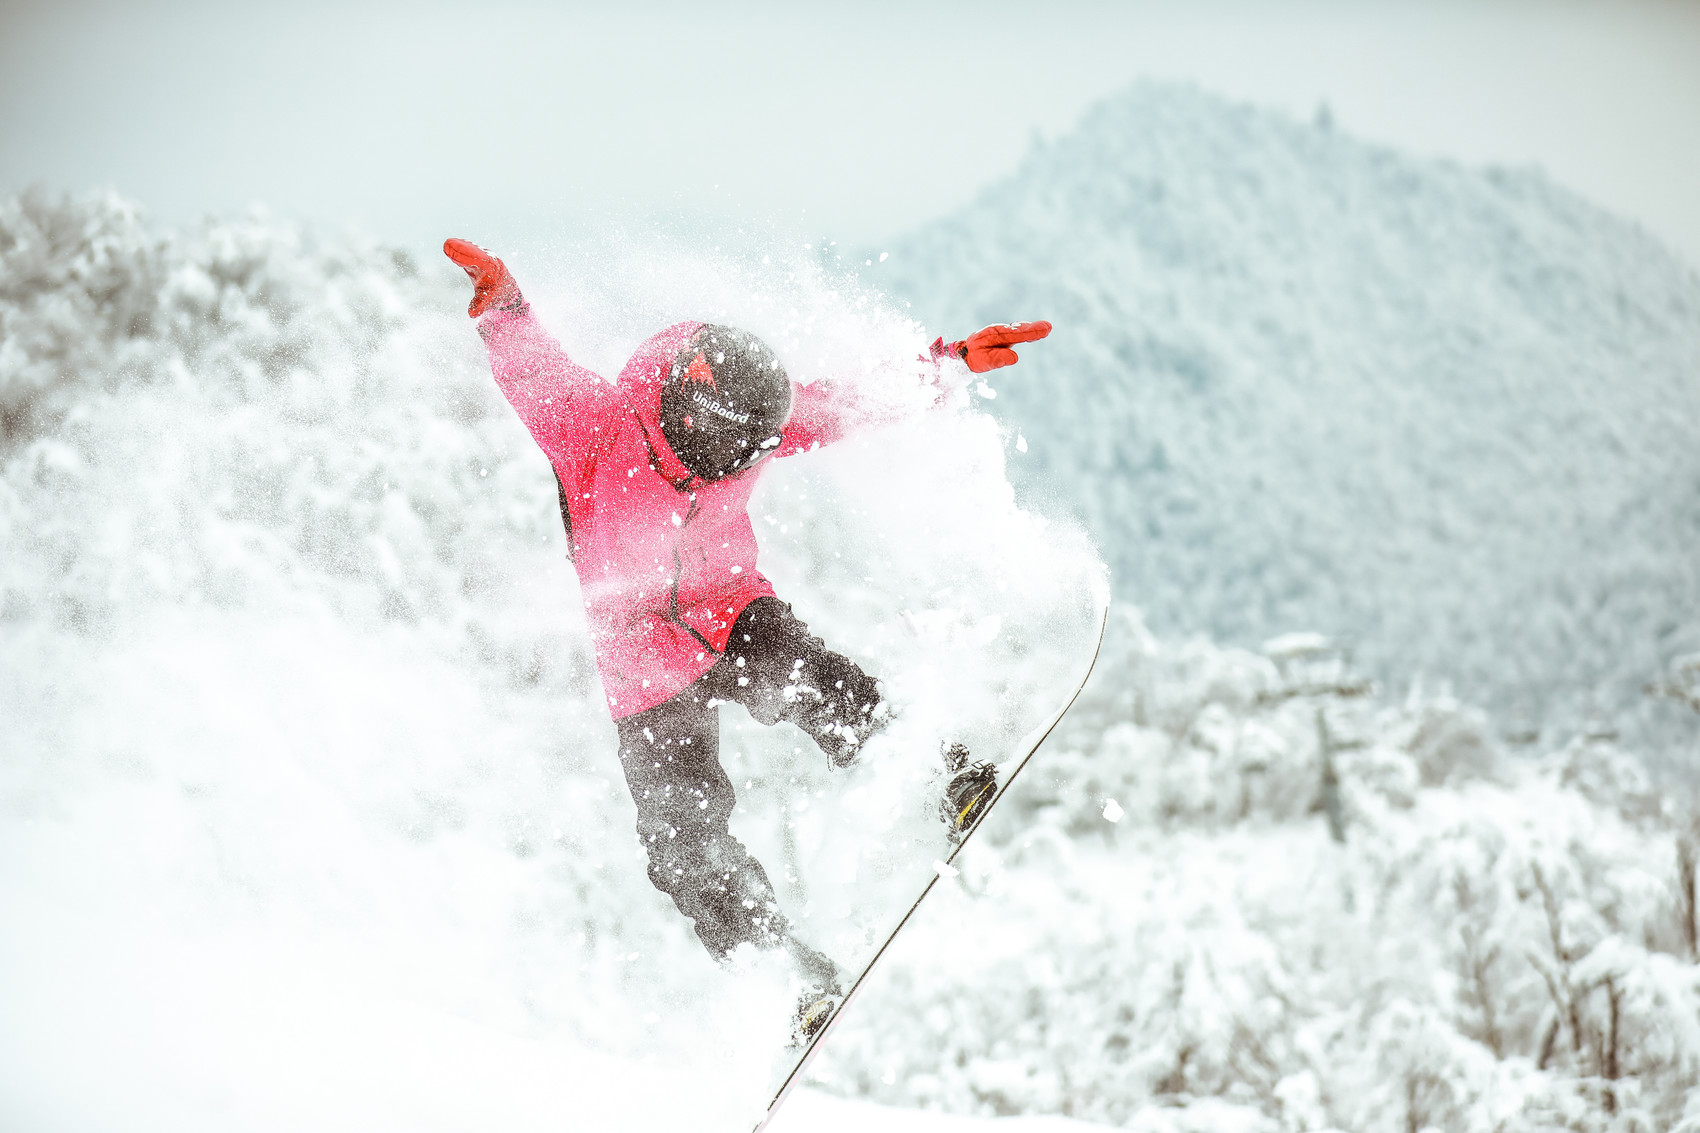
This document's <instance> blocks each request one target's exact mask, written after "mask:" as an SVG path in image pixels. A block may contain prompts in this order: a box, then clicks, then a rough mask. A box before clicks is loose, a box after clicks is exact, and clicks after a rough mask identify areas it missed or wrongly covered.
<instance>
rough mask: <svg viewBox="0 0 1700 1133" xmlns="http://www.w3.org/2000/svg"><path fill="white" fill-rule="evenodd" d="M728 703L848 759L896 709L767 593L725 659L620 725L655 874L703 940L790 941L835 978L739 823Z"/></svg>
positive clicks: (726, 943)
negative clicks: (725, 720)
mask: <svg viewBox="0 0 1700 1133" xmlns="http://www.w3.org/2000/svg"><path fill="white" fill-rule="evenodd" d="M723 700H724V701H732V702H734V703H737V704H741V705H743V706H744V707H745V708H747V709H749V712H750V715H751V716H753V717H755V719H756V720H758V721H760V722H761V723H763V724H777V723H778V722H780V721H781V720H784V721H787V722H789V723H792V724H795V725H797V726H798V727H799V728H801V729H802V730H803V731H805V732H807V733H808V734H809V735H810V736H811V737H812V738H813V739H814V741H815V743H816V744H817V745H819V746H820V748H821V750H822V751H824V752H825V753H826V755H827V758H828V759H830V760H831V761H832V763H833V764H834V765H835V766H839V767H843V766H847V765H848V764H849V763H850V762H851V761H852V760H854V758H855V756H856V753H857V750H858V749H859V747H860V745H861V743H862V741H864V740H866V739H867V738H868V737H869V736H870V735H872V734H873V733H874V732H875V731H877V730H878V728H879V727H880V726H881V725H882V724H883V723H884V722H885V720H886V718H887V713H886V711H885V710H884V709H883V708H882V707H881V705H880V693H879V689H878V687H877V682H876V681H875V680H874V678H873V677H870V676H869V675H868V674H867V673H864V672H863V671H862V670H861V669H860V668H859V667H857V665H856V663H855V662H853V661H851V660H850V659H849V658H847V657H844V656H842V655H840V654H838V653H834V652H832V651H831V650H829V649H828V648H827V647H826V646H825V645H824V644H822V642H821V640H820V639H819V638H817V637H813V636H811V635H810V633H809V627H808V626H806V625H804V624H803V623H802V622H801V621H798V620H797V618H796V616H795V615H793V614H792V613H791V607H790V606H789V605H788V604H786V603H784V602H781V601H780V600H779V599H777V598H769V597H762V598H757V599H755V600H754V601H753V602H751V603H750V604H749V605H748V606H746V607H744V610H743V612H742V613H741V614H739V616H738V620H737V621H736V622H735V623H733V626H732V636H731V638H730V640H729V641H728V642H727V645H726V652H725V654H724V655H723V656H722V657H721V658H720V660H719V662H717V663H716V664H715V666H714V668H712V669H710V670H709V671H708V672H706V673H704V674H703V675H702V676H701V677H699V678H697V680H696V681H695V682H693V683H692V684H691V685H690V686H688V687H687V688H685V689H683V690H681V691H680V692H679V693H677V694H676V695H674V696H673V697H672V698H671V699H670V700H667V701H664V702H663V703H661V704H658V705H656V706H655V707H654V708H650V709H647V710H646V711H643V712H639V713H636V714H635V715H632V716H627V717H626V718H624V719H622V720H618V721H616V722H615V723H616V726H617V727H618V729H619V732H620V764H621V766H622V767H623V768H624V769H625V773H626V785H627V786H629V787H630V788H631V792H632V801H633V802H635V803H636V804H637V832H638V837H639V839H641V840H642V842H643V846H644V848H645V849H646V850H647V851H648V852H649V879H650V881H651V882H653V883H654V884H655V887H656V888H657V889H659V890H661V891H662V892H663V893H665V894H667V895H668V896H669V897H671V898H673V903H674V904H676V905H678V906H679V911H680V912H681V913H683V914H685V916H687V917H689V918H691V920H692V921H694V922H695V923H696V932H697V936H698V938H700V939H701V940H702V943H703V946H704V947H705V948H707V949H708V951H709V952H710V953H711V954H712V955H714V956H715V957H716V958H718V959H724V958H725V957H726V955H727V954H728V953H730V952H731V951H732V950H733V949H734V948H736V947H737V946H738V945H740V944H742V943H744V942H745V941H749V942H751V943H753V944H755V945H757V946H758V947H763V948H774V947H780V946H785V947H789V948H791V949H792V951H793V952H794V953H795V954H797V956H798V960H799V962H800V964H801V966H803V967H804V968H805V969H808V968H810V967H813V966H817V965H818V964H820V963H825V964H826V968H825V978H826V979H827V980H830V972H831V967H830V962H826V961H825V960H824V957H820V956H819V955H818V954H817V953H813V952H811V951H810V950H808V949H807V948H804V947H802V946H801V945H800V944H798V943H797V942H795V941H793V940H792V939H791V931H790V929H791V926H790V922H789V921H787V920H786V918H785V916H784V914H782V913H781V912H780V911H779V903H778V901H777V899H776V898H775V896H774V892H773V885H772V883H771V882H770V881H768V878H767V872H766V871H765V870H764V869H762V866H761V863H760V862H758V861H756V859H755V858H753V857H751V856H750V853H749V851H748V850H746V849H745V848H744V844H743V843H742V842H740V841H738V839H736V838H734V837H733V836H732V834H731V832H730V830H729V829H728V825H727V824H728V822H729V821H730V820H731V817H732V808H733V805H734V803H735V801H736V798H735V796H734V794H733V791H732V782H731V780H730V779H728V778H727V777H726V772H725V770H724V769H722V768H721V766H720V720H719V707H718V705H719V702H720V701H723Z"/></svg>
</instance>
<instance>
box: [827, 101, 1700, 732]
mask: <svg viewBox="0 0 1700 1133" xmlns="http://www.w3.org/2000/svg"><path fill="white" fill-rule="evenodd" d="M858 262H860V257H858ZM866 270H867V274H868V276H869V278H872V279H874V280H876V281H877V282H878V283H879V284H880V285H881V286H882V287H884V288H886V289H888V290H889V291H890V292H891V293H892V294H895V295H899V296H902V297H903V298H905V299H907V300H910V301H911V302H912V303H913V310H914V311H915V313H916V314H917V315H918V316H919V317H921V318H922V320H923V321H925V322H926V323H928V324H929V325H936V326H938V327H940V328H942V329H944V330H946V331H953V332H955V333H964V332H965V331H966V330H967V329H970V328H972V327H975V326H978V325H981V324H983V323H986V322H990V321H1002V320H1008V319H1017V318H1020V319H1032V318H1048V319H1051V320H1053V321H1054V322H1055V323H1056V325H1057V331H1056V333H1055V334H1054V335H1053V336H1052V338H1051V339H1050V340H1049V341H1048V342H1045V343H1044V344H1042V345H1036V346H1034V347H1031V348H1029V349H1028V350H1027V351H1026V352H1025V356H1026V358H1027V361H1026V362H1024V363H1023V365H1022V367H1021V368H1020V370H1019V371H1016V372H1012V374H1011V375H1010V376H1008V377H998V376H995V375H994V381H993V385H994V386H995V388H996V392H997V400H996V401H995V402H994V403H992V404H991V406H990V408H991V409H992V411H993V412H994V413H996V414H997V415H998V416H999V418H1000V419H1001V420H1002V421H1003V422H1004V423H1005V425H1006V426H1007V427H1008V428H1009V429H1010V430H1011V433H1012V438H1011V440H1012V442H1013V439H1014V438H1013V433H1014V432H1015V431H1017V430H1018V431H1019V432H1020V433H1021V434H1023V435H1024V436H1025V439H1026V441H1027V443H1028V445H1029V448H1028V450H1027V452H1026V454H1025V456H1021V457H1017V456H1015V455H1014V454H1013V451H1012V456H1011V472H1012V475H1013V476H1015V477H1016V478H1017V481H1018V483H1020V484H1022V485H1023V486H1024V487H1025V488H1026V489H1027V490H1029V491H1033V492H1038V493H1042V494H1044V495H1047V496H1048V497H1050V498H1051V499H1052V500H1054V501H1058V502H1060V503H1062V504H1066V505H1068V506H1072V507H1077V508H1078V509H1079V510H1080V511H1081V512H1082V513H1083V514H1084V515H1085V516H1086V518H1087V522H1088V525H1089V527H1090V528H1091V529H1092V530H1093V531H1094V532H1095V534H1096V535H1097V537H1098V538H1099V539H1100V540H1101V541H1102V545H1103V548H1104V551H1105V554H1106V557H1107V558H1108V559H1109V561H1110V563H1111V565H1112V568H1113V571H1114V576H1115V577H1114V584H1115V586H1116V588H1117V592H1118V594H1120V595H1121V596H1122V597H1124V598H1126V599H1127V600H1130V601H1132V602H1134V603H1136V604H1138V605H1139V606H1140V608H1141V609H1142V610H1143V611H1144V612H1145V614H1146V616H1147V617H1148V619H1149V620H1150V623H1151V625H1152V626H1153V628H1154V629H1155V630H1157V631H1158V632H1159V633H1164V634H1174V633H1191V632H1203V633H1206V634H1209V635H1210V636H1212V637H1214V638H1216V639H1218V640H1223V641H1231V642H1238V643H1245V644H1252V645H1255V644H1256V643H1258V642H1260V641H1262V640H1263V639H1265V638H1267V637H1270V636H1272V635H1274V634H1278V633H1283V632H1286V631H1290V630H1295V629H1309V630H1319V631H1322V632H1324V633H1328V634H1332V635H1337V636H1339V637H1342V638H1344V639H1346V640H1348V641H1350V642H1352V643H1354V644H1355V646H1356V649H1357V655H1358V657H1359V658H1360V659H1361V660H1363V661H1364V662H1366V663H1367V664H1368V665H1369V666H1370V667H1371V669H1372V670H1373V671H1374V672H1375V673H1377V674H1378V675H1380V676H1382V677H1384V678H1388V679H1392V680H1394V681H1396V682H1404V681H1406V680H1408V679H1410V678H1412V677H1416V676H1419V675H1426V676H1428V677H1430V678H1439V679H1448V680H1451V681H1453V682H1455V685H1456V687H1458V688H1459V689H1460V690H1465V691H1467V695H1468V696H1469V697H1470V698H1472V699H1474V700H1477V701H1491V702H1492V703H1494V704H1495V705H1497V706H1499V707H1501V708H1503V709H1505V710H1506V711H1507V713H1508V715H1509V716H1520V717H1527V718H1538V717H1540V716H1541V715H1543V714H1547V713H1549V712H1550V719H1551V720H1552V722H1553V724H1554V727H1555V729H1556V731H1555V733H1554V734H1555V735H1558V736H1562V735H1565V734H1569V731H1568V729H1571V728H1573V727H1574V726H1575V724H1576V722H1577V720H1578V718H1579V717H1582V716H1586V715H1587V714H1588V713H1589V711H1590V710H1592V709H1599V710H1603V711H1604V712H1605V713H1606V714H1607V715H1608V716H1609V715H1612V714H1616V715H1618V716H1620V717H1622V718H1624V719H1623V721H1622V722H1625V723H1632V722H1633V721H1631V720H1629V719H1628V718H1629V717H1633V716H1634V715H1635V714H1637V713H1640V712H1643V711H1647V712H1651V713H1653V715H1655V716H1656V717H1658V718H1657V719H1655V720H1653V721H1652V724H1653V725H1655V726H1656V728H1657V727H1662V728H1666V729H1669V728H1673V727H1675V724H1674V723H1673V721H1674V720H1676V719H1677V714H1676V711H1675V710H1674V709H1670V710H1665V709H1658V708H1649V707H1648V706H1646V705H1643V704H1642V703H1641V702H1642V699H1643V698H1642V696H1641V690H1642V687H1643V685H1644V684H1646V683H1647V682H1648V681H1649V680H1651V679H1652V678H1653V677H1654V676H1656V675H1657V673H1658V672H1659V670H1660V669H1661V668H1662V667H1663V666H1664V665H1665V663H1666V662H1667V661H1668V660H1669V659H1670V658H1671V657H1672V656H1673V655H1676V654H1679V653H1682V652H1685V651H1689V650H1693V649H1696V648H1700V505H1697V503H1696V501H1697V500H1700V278H1697V277H1696V274H1695V272H1694V270H1693V268H1692V266H1690V265H1686V264H1683V263H1681V262H1679V261H1678V260H1677V259H1676V258H1675V257H1674V256H1672V255H1671V254H1670V253H1669V252H1668V251H1667V250H1666V249H1665V248H1663V247H1661V246H1660V245H1659V244H1658V243H1657V242H1656V241H1655V240H1654V239H1652V238H1651V237H1650V236H1648V235H1647V234H1646V233H1644V232H1642V231H1640V230H1639V229H1637V228H1635V227H1633V226H1632V225H1630V224H1628V223H1626V222H1623V221H1620V220H1617V219H1616V218H1614V217H1612V216H1609V215H1607V214H1605V213H1603V212H1602V211H1600V210H1599V209H1597V208H1594V207H1592V206H1590V205H1588V204H1587V203H1585V202H1583V201H1582V200H1580V199H1578V198H1577V197H1575V196H1574V195H1572V194H1570V193H1568V192H1566V191H1565V190H1563V189H1562V188H1560V187H1558V186H1556V185H1554V184H1552V183H1551V182H1550V181H1549V180H1547V179H1546V178H1545V177H1543V176H1541V175H1540V174H1539V173H1537V172H1532V171H1524V170H1504V169H1474V168H1463V167H1459V166H1457V165H1453V164H1448V163H1442V162H1435V161H1425V160H1420V159H1417V158H1414V157H1410V156H1406V155H1403V154H1400V153H1396V152H1392V151H1389V150H1386V149H1383V148H1379V147H1375V146H1371V145H1368V144H1365V143H1363V142H1360V141H1357V140H1355V139H1353V138H1351V137H1350V136H1348V135H1346V134H1343V133H1341V132H1340V131H1338V130H1336V129H1334V128H1333V127H1332V126H1331V125H1330V123H1329V121H1328V119H1327V117H1326V115H1319V118H1318V120H1317V121H1315V122H1312V123H1302V122H1297V121H1293V120H1291V119H1289V118H1287V117H1284V116H1282V115H1281V114H1278V113H1275V112H1270V111H1265V110H1261V109H1255V108H1251V107H1247V106H1242V105H1237V104H1233V103H1230V102H1226V101H1223V100H1221V99H1219V98H1216V97H1213V96H1210V95H1207V94H1204V93H1201V92H1198V91H1196V90H1191V89H1186V88H1180V87H1173V86H1166V85H1156V84H1145V85H1140V86H1136V87H1134V88H1133V89H1131V90H1129V91H1127V92H1126V93H1125V94H1123V95H1121V96H1119V97H1116V98H1113V99H1111V100H1109V101H1107V102H1105V103H1104V104H1102V105H1100V106H1099V107H1097V108H1096V109H1095V110H1094V111H1092V112H1091V113H1090V114H1089V115H1088V116H1087V118H1086V119H1085V121H1084V122H1083V123H1082V124H1081V125H1080V126H1079V128H1078V129H1077V130H1075V131H1074V132H1073V133H1071V134H1068V135H1067V136H1065V137H1062V138H1059V139H1057V140H1055V141H1050V142H1044V143H1037V144H1035V146H1034V148H1033V149H1032V151H1031V152H1030V153H1029V154H1028V156H1027V158H1026V160H1025V161H1024V163H1023V165H1022V167H1021V168H1020V170H1019V171H1018V172H1017V173H1016V174H1014V175H1013V176H1011V177H1010V178H1009V179H1007V180H1006V181H1004V182H1001V183H999V184H997V185H995V186H993V187H992V188H990V189H988V190H986V191H985V192H984V193H983V194H982V195H981V196H980V197H979V198H978V199H977V200H976V201H975V202H974V203H973V204H972V205H970V206H968V207H966V208H964V209H963V210H962V211H961V212H959V213H957V214H956V215H953V216H951V217H949V218H948V219H945V220H943V221H941V222H938V223H935V224H932V225H930V226H928V227H926V228H924V229H921V230H920V231H918V232H917V233H915V234H914V236H913V237H912V238H910V239H908V240H906V241H905V242H902V243H899V244H898V245H896V246H894V247H893V248H892V257H891V259H890V260H889V261H888V262H886V263H884V264H879V265H877V266H872V267H869V268H868V269H866ZM1640 723H1641V724H1646V723H1647V721H1641V722H1640ZM1656 728H1655V730H1656ZM1666 740H1667V741H1668V740H1669V734H1668V732H1667V733H1666Z"/></svg>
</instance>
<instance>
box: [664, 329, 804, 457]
mask: <svg viewBox="0 0 1700 1133" xmlns="http://www.w3.org/2000/svg"><path fill="white" fill-rule="evenodd" d="M790 412H791V379H790V377H788V376H787V375H786V373H785V367H784V366H781V365H780V364H779V359H778V358H777V357H776V356H775V355H774V353H773V351H772V350H769V349H768V347H767V344H766V343H764V342H763V341H762V340H761V339H759V338H757V337H756V336H755V335H753V334H750V333H749V332H748V331H742V330H735V329H733V328H732V327H723V326H718V325H716V324H714V323H708V324H705V325H704V326H703V328H702V329H701V330H699V331H697V332H696V334H694V335H692V336H691V340H690V342H688V343H686V344H685V348H684V349H683V350H681V351H679V354H678V357H676V358H674V359H673V367H672V369H671V370H670V371H668V374H667V378H666V380H665V381H664V382H663V383H662V385H661V435H662V436H664V437H665V438H667V444H668V446H669V447H671V448H672V450H673V452H674V454H675V455H676V456H678V458H679V459H680V460H681V461H682V462H683V463H684V465H685V467H686V468H689V469H690V470H691V471H692V472H694V473H696V474H697V475H698V476H700V477H702V478H703V479H704V480H718V479H720V478H721V477H723V476H731V475H734V474H736V473H739V472H742V471H744V469H746V468H749V467H750V466H751V465H753V464H755V463H756V462H757V461H759V460H760V459H761V458H762V457H764V456H766V455H768V454H769V453H771V452H772V451H773V450H774V449H776V448H778V447H779V431H780V430H781V429H783V428H784V427H785V418H786V415H787V414H789V413H790Z"/></svg>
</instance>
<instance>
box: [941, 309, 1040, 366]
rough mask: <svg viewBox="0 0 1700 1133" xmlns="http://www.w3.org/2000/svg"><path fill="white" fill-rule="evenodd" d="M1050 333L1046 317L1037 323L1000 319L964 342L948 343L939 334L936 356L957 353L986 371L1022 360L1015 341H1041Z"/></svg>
mask: <svg viewBox="0 0 1700 1133" xmlns="http://www.w3.org/2000/svg"><path fill="white" fill-rule="evenodd" d="M1050 333H1051V324H1050V323H1047V322H1045V321H1044V320H1043V319H1041V320H1040V321H1038V322H1036V323H998V324H996V325H995V326H989V327H986V328H985V329H984V330H977V331H975V332H974V333H973V334H971V335H969V336H968V337H967V338H965V339H963V340H962V341H960V342H951V343H946V342H945V340H944V339H943V338H942V337H941V338H939V339H938V341H936V342H934V343H933V357H934V358H940V357H943V356H944V355H946V354H954V355H956V356H957V357H958V358H960V359H962V360H963V361H964V362H966V363H968V368H969V369H970V370H972V371H974V372H975V373H976V374H983V373H985V372H986V371H987V370H996V369H999V368H1001V367H1003V366H1013V365H1015V363H1016V362H1017V361H1019V357H1018V355H1017V354H1016V353H1015V351H1013V350H1011V349H1010V348H1009V347H1010V344H1011V343H1015V342H1037V341H1038V340H1039V339H1041V338H1044V337H1045V336H1046V335H1047V334H1050Z"/></svg>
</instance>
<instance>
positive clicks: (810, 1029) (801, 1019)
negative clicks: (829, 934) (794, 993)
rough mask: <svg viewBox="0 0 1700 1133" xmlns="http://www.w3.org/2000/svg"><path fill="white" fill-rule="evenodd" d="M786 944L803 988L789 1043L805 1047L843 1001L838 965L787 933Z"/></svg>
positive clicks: (792, 1023) (792, 1022)
mask: <svg viewBox="0 0 1700 1133" xmlns="http://www.w3.org/2000/svg"><path fill="white" fill-rule="evenodd" d="M785 948H786V950H787V951H789V952H790V953H791V962H792V964H793V965H794V966H795V968H796V972H797V976H798V978H799V981H800V982H801V984H802V988H803V992H802V994H801V995H799V996H798V997H797V1015H796V1018H794V1019H793V1020H792V1021H791V1045H792V1046H793V1047H798V1048H801V1047H805V1046H808V1045H809V1042H810V1041H811V1040H812V1039H813V1038H814V1037H815V1036H816V1035H818V1034H820V1029H821V1028H822V1027H824V1026H826V1022H827V1020H828V1019H830V1018H832V1013H833V1012H834V1011H836V1010H838V1005H839V1004H840V1003H842V1002H844V989H843V986H842V985H841V984H840V983H839V979H838V975H839V973H838V965H837V964H835V963H833V962H832V960H831V958H829V957H828V956H826V955H824V954H823V953H820V952H816V951H815V950H814V949H813V948H810V947H809V946H808V945H806V944H804V943H803V942H802V941H800V940H798V939H796V938H795V937H788V938H787V939H786V941H785Z"/></svg>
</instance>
